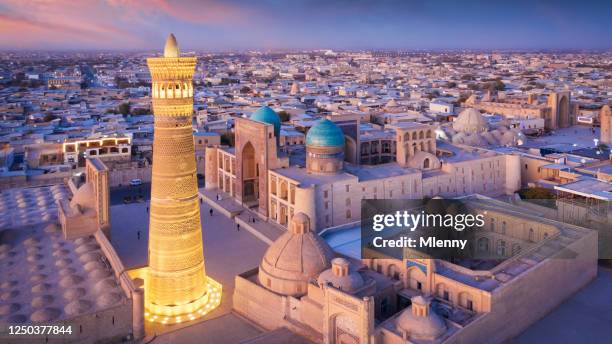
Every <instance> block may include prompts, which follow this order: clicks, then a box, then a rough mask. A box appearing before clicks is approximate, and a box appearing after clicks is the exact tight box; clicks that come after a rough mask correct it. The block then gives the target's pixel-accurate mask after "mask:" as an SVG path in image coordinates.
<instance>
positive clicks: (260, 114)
mask: <svg viewBox="0 0 612 344" xmlns="http://www.w3.org/2000/svg"><path fill="white" fill-rule="evenodd" d="M251 119H252V120H254V121H257V122H262V123H268V124H272V125H274V136H276V138H277V139H278V138H280V129H281V121H280V117H278V114H277V113H276V111H274V110H272V109H271V108H270V107H268V106H262V107H260V108H259V109H257V111H255V112H253V114H251Z"/></svg>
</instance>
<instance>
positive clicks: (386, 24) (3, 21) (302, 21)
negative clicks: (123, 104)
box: [0, 0, 612, 51]
mask: <svg viewBox="0 0 612 344" xmlns="http://www.w3.org/2000/svg"><path fill="white" fill-rule="evenodd" d="M611 10H612V4H610V3H609V2H604V1H586V2H580V3H575V2H569V1H561V2H552V1H537V2H527V1H518V2H512V3H511V4H510V3H493V4H492V3H489V2H485V1H468V2H461V3H458V2H452V1H442V2H440V1H438V2H436V3H427V2H418V1H391V0H389V1H381V2H367V1H318V0H316V1H291V2H278V1H261V2H257V4H252V3H249V2H246V1H223V2H221V1H213V0H208V1H168V0H154V1H147V2H145V1H130V0H112V1H79V2H78V3H72V2H70V3H68V2H65V1H64V0H57V1H45V0H37V1H13V0H1V1H0V36H1V37H3V39H2V43H0V50H56V51H57V50H119V51H121V50H123V51H129V50H151V49H154V48H155V47H156V46H159V44H160V42H163V40H164V38H165V34H166V33H167V32H168V31H172V32H174V33H175V34H176V35H177V36H180V37H181V40H182V41H184V43H183V46H184V47H185V48H184V50H185V51H191V50H197V51H202V50H203V51H229V50H252V49H256V50H283V49H284V50H300V49H305V50H306V49H340V50H367V49H372V50H384V49H388V50H463V49H465V50H568V49H570V50H609V49H610V48H611V46H610V42H609V39H606V38H607V37H610V35H612V26H611V25H609V20H607V18H606V15H607V13H610V12H611Z"/></svg>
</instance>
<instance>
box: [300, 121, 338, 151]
mask: <svg viewBox="0 0 612 344" xmlns="http://www.w3.org/2000/svg"><path fill="white" fill-rule="evenodd" d="M306 145H308V146H317V147H338V146H344V133H343V132H342V130H341V129H340V127H338V126H337V125H336V123H334V122H332V121H330V120H328V119H324V120H322V121H320V122H319V123H317V124H316V125H315V126H313V127H312V128H310V130H309V131H308V134H306Z"/></svg>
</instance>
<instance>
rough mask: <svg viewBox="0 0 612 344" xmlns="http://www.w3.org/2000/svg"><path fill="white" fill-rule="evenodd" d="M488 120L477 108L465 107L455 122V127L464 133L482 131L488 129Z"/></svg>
mask: <svg viewBox="0 0 612 344" xmlns="http://www.w3.org/2000/svg"><path fill="white" fill-rule="evenodd" d="M488 128H489V125H488V123H487V120H486V119H485V118H484V117H482V114H481V113H480V112H479V111H478V110H476V109H472V108H469V109H465V110H463V111H462V112H461V113H460V114H459V117H457V119H456V120H455V121H454V122H453V129H455V130H457V131H460V132H464V133H481V132H483V131H487V129H488Z"/></svg>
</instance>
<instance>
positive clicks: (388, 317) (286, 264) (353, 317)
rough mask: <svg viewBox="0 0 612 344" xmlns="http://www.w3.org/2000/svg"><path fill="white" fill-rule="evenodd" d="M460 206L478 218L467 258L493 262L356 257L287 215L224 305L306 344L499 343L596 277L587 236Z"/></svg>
mask: <svg viewBox="0 0 612 344" xmlns="http://www.w3.org/2000/svg"><path fill="white" fill-rule="evenodd" d="M470 202H471V206H472V207H473V208H472V209H477V210H478V212H479V213H484V214H486V215H485V223H486V225H485V226H484V227H483V230H482V231H479V233H478V234H477V236H476V237H475V238H474V239H473V240H472V241H473V242H472V244H473V247H472V249H473V250H474V251H473V252H477V253H478V255H479V256H480V254H482V255H483V256H487V257H493V259H461V260H458V261H453V262H450V261H446V260H440V259H424V258H423V256H421V258H419V257H418V256H416V255H407V254H404V258H403V259H400V258H393V257H388V258H386V257H385V259H361V257H359V255H352V256H351V255H344V254H342V253H340V252H334V251H333V250H332V248H331V247H330V246H329V245H328V243H327V242H326V241H325V240H323V239H322V238H321V236H319V235H318V234H317V233H314V232H313V231H312V228H311V221H310V218H309V217H308V216H307V215H306V214H304V213H297V214H295V215H294V216H293V217H292V219H291V221H290V228H289V230H288V231H286V232H284V233H283V234H282V235H281V236H280V237H279V238H278V239H276V240H275V241H274V242H273V243H272V244H271V245H270V247H269V248H268V249H267V251H266V253H265V254H264V256H263V258H262V260H261V263H260V264H259V266H258V267H256V268H254V269H252V270H249V271H246V272H244V273H242V274H240V275H237V276H236V279H235V289H234V294H233V309H234V311H235V312H237V313H238V314H240V315H242V316H244V317H246V318H248V319H250V320H251V321H253V322H255V323H257V324H258V325H259V326H261V327H262V328H264V329H266V330H270V331H273V330H276V329H280V328H283V327H286V328H288V329H290V330H291V331H293V332H295V333H297V334H299V335H301V336H304V337H306V338H308V339H309V340H311V341H312V342H315V343H326V344H327V343H329V344H332V343H338V344H339V343H342V344H357V343H379V344H409V343H482V342H487V343H503V342H506V341H507V340H509V339H511V338H513V337H515V336H517V335H518V334H520V333H521V332H522V331H524V330H525V329H526V328H528V327H529V326H530V325H531V324H533V323H534V322H536V321H537V320H538V319H540V318H541V317H543V316H544V315H545V314H547V313H548V312H550V311H551V310H552V309H554V308H555V307H556V306H558V305H559V304H560V303H561V302H563V300H565V299H566V298H568V297H570V296H571V295H572V294H573V293H575V292H576V291H578V290H579V289H580V288H582V287H584V286H585V285H586V284H588V283H589V282H590V281H591V280H593V279H594V278H595V276H596V275H597V232H596V231H594V230H591V229H586V228H582V227H578V226H573V225H568V224H564V223H560V222H557V221H553V220H547V219H543V218H542V217H541V216H540V215H538V214H535V213H531V212H530V211H525V210H524V209H518V208H517V207H515V206H512V205H509V204H507V203H504V202H501V201H496V200H492V199H488V198H482V197H475V198H472V197H471V200H470ZM380 257H381V258H382V257H383V256H380ZM509 319H512V321H510V322H509V321H508V320H509ZM263 341H265V340H263Z"/></svg>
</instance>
